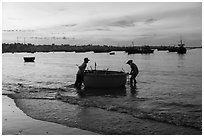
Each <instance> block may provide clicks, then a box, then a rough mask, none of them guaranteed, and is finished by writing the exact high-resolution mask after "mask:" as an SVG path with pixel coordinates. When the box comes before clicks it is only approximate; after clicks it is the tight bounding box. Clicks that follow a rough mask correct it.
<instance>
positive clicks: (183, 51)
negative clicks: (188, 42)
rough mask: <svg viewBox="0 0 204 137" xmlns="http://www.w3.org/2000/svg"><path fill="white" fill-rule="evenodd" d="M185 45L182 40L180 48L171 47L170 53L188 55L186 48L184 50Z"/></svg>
mask: <svg viewBox="0 0 204 137" xmlns="http://www.w3.org/2000/svg"><path fill="white" fill-rule="evenodd" d="M184 45H185V44H184V43H183V42H182V40H181V41H180V43H179V44H178V47H175V46H174V47H171V48H169V49H168V51H169V52H177V53H178V54H186V51H187V50H186V48H184Z"/></svg>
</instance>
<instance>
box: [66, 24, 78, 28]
mask: <svg viewBox="0 0 204 137" xmlns="http://www.w3.org/2000/svg"><path fill="white" fill-rule="evenodd" d="M76 25H77V24H67V25H62V26H64V27H74V26H76Z"/></svg>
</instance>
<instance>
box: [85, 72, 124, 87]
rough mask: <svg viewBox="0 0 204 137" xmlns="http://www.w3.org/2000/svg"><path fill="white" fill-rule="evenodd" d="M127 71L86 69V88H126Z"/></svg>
mask: <svg viewBox="0 0 204 137" xmlns="http://www.w3.org/2000/svg"><path fill="white" fill-rule="evenodd" d="M125 84H126V73H124V72H119V71H106V70H91V71H85V75H84V86H85V88H100V89H107V88H111V89H112V88H124V87H125Z"/></svg>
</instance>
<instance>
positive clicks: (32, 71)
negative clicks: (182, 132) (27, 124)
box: [2, 49, 202, 129]
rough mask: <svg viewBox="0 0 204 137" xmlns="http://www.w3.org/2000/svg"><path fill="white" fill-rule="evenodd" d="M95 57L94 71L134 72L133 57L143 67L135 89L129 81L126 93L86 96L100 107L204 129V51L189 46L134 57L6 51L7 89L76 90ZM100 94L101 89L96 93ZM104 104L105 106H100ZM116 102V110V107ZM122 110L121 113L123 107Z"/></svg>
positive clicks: (4, 56) (4, 86) (5, 90)
mask: <svg viewBox="0 0 204 137" xmlns="http://www.w3.org/2000/svg"><path fill="white" fill-rule="evenodd" d="M24 56H35V57H36V61H35V63H24V61H23V57H24ZM84 57H88V58H89V59H90V60H91V61H90V62H89V64H88V69H91V68H94V64H95V62H96V64H97V66H96V68H97V69H109V70H117V71H122V70H123V71H125V72H129V71H130V68H129V66H128V65H127V64H126V62H127V61H128V60H129V59H132V60H134V62H135V63H136V64H137V65H138V68H139V71H140V73H139V75H138V77H137V86H136V88H135V89H130V87H129V84H128V82H127V85H126V89H124V91H123V93H124V94H118V95H117V93H116V94H114V95H111V94H110V95H104V94H101V95H95V94H94V93H93V94H90V95H87V96H85V97H84V98H86V99H88V100H90V101H95V102H96V101H98V104H97V105H94V106H95V107H100V106H101V105H102V104H103V105H104V104H109V109H110V110H111V109H113V106H114V107H115V108H114V109H113V110H114V111H118V112H121V109H123V111H126V113H127V114H131V115H134V116H136V117H139V118H147V119H152V120H156V121H162V122H167V123H172V124H176V125H182V126H191V127H195V128H200V129H201V121H202V120H201V118H202V50H201V49H193V50H188V52H187V54H185V55H178V54H177V53H168V52H167V51H155V52H154V54H150V55H141V54H132V55H128V54H126V53H125V52H115V55H109V54H108V53H93V52H87V53H74V52H55V53H51V52H50V53H34V54H30V53H14V54H11V53H4V54H3V55H2V81H3V82H2V88H3V93H6V92H7V91H9V92H21V91H22V87H23V89H24V90H23V92H25V91H27V92H30V91H31V90H32V89H33V90H37V89H42V90H39V91H38V92H42V96H43V92H45V91H44V90H43V89H46V90H50V91H49V93H50V94H55V93H57V92H58V91H59V90H61V89H63V90H64V91H65V92H66V93H72V94H77V93H76V92H75V90H73V87H72V85H73V83H74V82H75V75H76V72H77V70H78V68H77V66H76V64H78V65H80V64H81V63H82V62H83V58H84ZM94 92H97V91H94ZM100 103H101V104H100ZM110 106H112V108H110ZM119 108H120V111H119Z"/></svg>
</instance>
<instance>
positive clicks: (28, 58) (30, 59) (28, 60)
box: [23, 57, 35, 62]
mask: <svg viewBox="0 0 204 137" xmlns="http://www.w3.org/2000/svg"><path fill="white" fill-rule="evenodd" d="M23 59H24V62H34V61H35V57H23Z"/></svg>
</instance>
